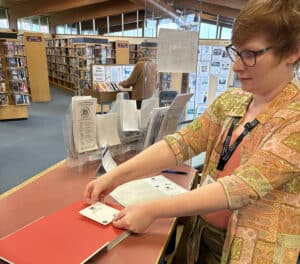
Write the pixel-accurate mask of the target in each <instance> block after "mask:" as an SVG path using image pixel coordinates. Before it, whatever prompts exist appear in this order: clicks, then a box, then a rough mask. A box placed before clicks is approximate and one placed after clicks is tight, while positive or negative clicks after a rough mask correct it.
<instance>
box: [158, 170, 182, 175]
mask: <svg viewBox="0 0 300 264" xmlns="http://www.w3.org/2000/svg"><path fill="white" fill-rule="evenodd" d="M162 173H172V174H181V175H185V174H187V172H185V171H177V170H163V171H162Z"/></svg>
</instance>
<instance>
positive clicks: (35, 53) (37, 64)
mask: <svg viewBox="0 0 300 264" xmlns="http://www.w3.org/2000/svg"><path fill="white" fill-rule="evenodd" d="M18 38H19V40H20V41H21V42H22V43H23V44H24V48H25V53H26V59H27V67H28V78H29V83H30V92H31V100H32V102H49V101H50V100H51V96H50V87H49V80H48V69H47V58H46V52H45V42H44V36H43V34H42V33H36V32H24V33H23V34H20V35H19V36H18Z"/></svg>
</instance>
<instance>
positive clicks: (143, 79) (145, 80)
mask: <svg viewBox="0 0 300 264" xmlns="http://www.w3.org/2000/svg"><path fill="white" fill-rule="evenodd" d="M156 78H157V69H156V64H155V63H154V62H152V60H151V58H150V51H149V50H143V51H139V53H138V62H137V63H136V64H135V66H134V68H133V70H132V72H131V74H130V76H129V77H128V79H126V80H124V81H122V82H120V83H119V85H121V86H122V87H124V88H130V87H132V92H131V99H133V100H136V106H137V109H141V106H142V101H143V100H144V99H147V98H150V97H151V96H152V95H153V93H154V92H155V89H156V82H157V80H156Z"/></svg>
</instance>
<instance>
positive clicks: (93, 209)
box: [79, 202, 119, 225]
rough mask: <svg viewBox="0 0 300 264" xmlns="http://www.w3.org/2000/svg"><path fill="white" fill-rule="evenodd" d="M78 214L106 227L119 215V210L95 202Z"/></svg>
mask: <svg viewBox="0 0 300 264" xmlns="http://www.w3.org/2000/svg"><path fill="white" fill-rule="evenodd" d="M79 213H80V214H81V215H83V216H85V217H87V218H90V219H92V220H94V221H96V222H98V223H100V224H102V225H107V224H109V223H111V222H112V220H113V219H114V217H115V216H116V215H117V214H118V213H119V210H117V209H115V208H113V207H110V206H108V205H106V204H103V203H100V202H97V203H95V204H92V205H90V206H88V207H86V208H84V209H82V210H80V211H79Z"/></svg>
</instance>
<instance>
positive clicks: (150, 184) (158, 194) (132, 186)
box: [110, 175, 188, 207]
mask: <svg viewBox="0 0 300 264" xmlns="http://www.w3.org/2000/svg"><path fill="white" fill-rule="evenodd" d="M187 191H188V190H186V189H185V188H183V187H182V186H180V185H178V184H176V183H175V182H173V181H171V180H169V179H168V178H166V177H165V176H163V175H158V176H153V177H149V178H144V179H139V180H134V181H130V182H127V183H125V184H122V185H120V186H118V187H117V188H116V189H115V190H113V191H112V192H111V193H110V196H112V197H113V198H114V199H115V200H116V201H117V202H118V203H120V204H121V205H123V206H125V207H126V206H130V205H135V204H138V203H142V202H146V201H150V200H154V199H158V198H163V197H167V196H173V195H178V194H182V193H185V192H187Z"/></svg>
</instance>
